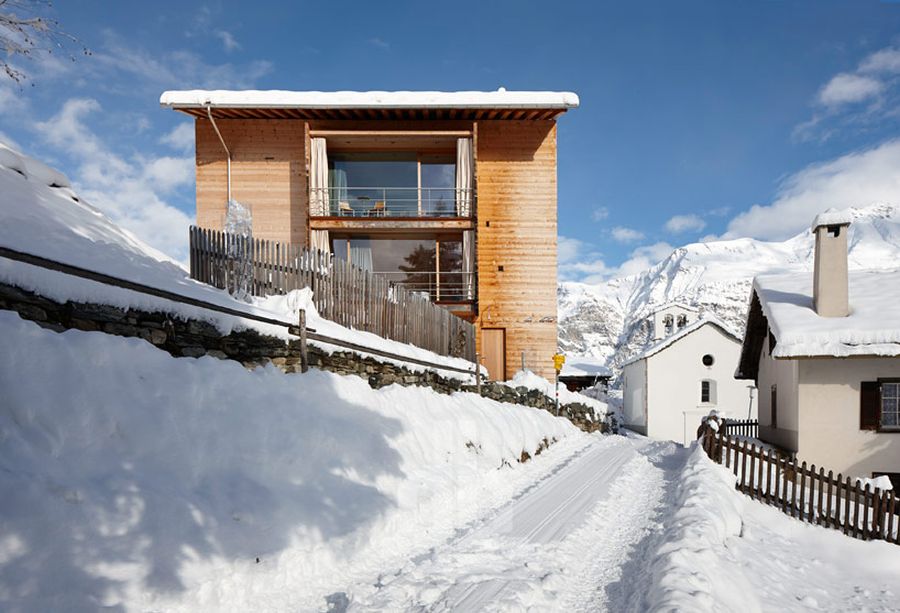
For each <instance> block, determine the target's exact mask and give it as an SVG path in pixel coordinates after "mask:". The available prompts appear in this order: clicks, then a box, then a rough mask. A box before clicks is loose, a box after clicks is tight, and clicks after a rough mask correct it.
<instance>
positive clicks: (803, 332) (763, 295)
mask: <svg viewBox="0 0 900 613" xmlns="http://www.w3.org/2000/svg"><path fill="white" fill-rule="evenodd" d="M812 281H813V279H812V275H810V274H809V273H800V274H789V275H772V276H760V277H757V278H756V279H755V280H754V281H753V289H754V291H755V292H756V295H757V296H758V297H759V301H760V305H761V306H762V310H763V314H765V316H766V318H767V319H768V322H769V327H770V328H771V330H772V332H773V334H774V335H775V339H776V341H777V343H776V345H775V350H774V351H773V352H772V355H773V356H774V357H776V358H791V357H801V356H834V357H845V356H851V355H881V356H896V355H900V308H898V307H897V304H898V302H900V270H893V271H858V272H851V273H850V278H849V290H850V315H849V316H847V317H820V316H819V315H818V314H817V313H816V311H815V309H814V308H813V298H812Z"/></svg>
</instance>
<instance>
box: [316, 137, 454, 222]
mask: <svg viewBox="0 0 900 613" xmlns="http://www.w3.org/2000/svg"><path fill="white" fill-rule="evenodd" d="M328 195H329V198H328V203H329V214H330V215H334V216H341V217H423V216H424V217H452V216H455V215H456V162H455V160H454V158H453V157H452V156H449V155H446V154H440V155H437V154H417V153H414V152H384V151H382V152H335V153H332V154H330V155H329V157H328Z"/></svg>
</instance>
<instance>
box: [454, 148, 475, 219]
mask: <svg viewBox="0 0 900 613" xmlns="http://www.w3.org/2000/svg"><path fill="white" fill-rule="evenodd" d="M474 172H475V159H474V157H473V154H472V139H471V138H458V139H457V140H456V214H457V215H458V216H460V217H469V216H470V215H471V214H472V187H473V183H474Z"/></svg>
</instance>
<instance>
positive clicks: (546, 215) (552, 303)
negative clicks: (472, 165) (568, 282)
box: [476, 121, 557, 378]
mask: <svg viewBox="0 0 900 613" xmlns="http://www.w3.org/2000/svg"><path fill="white" fill-rule="evenodd" d="M477 147H478V151H477V156H478V158H477V163H476V178H477V189H478V209H477V215H478V231H477V241H478V248H477V254H478V303H479V320H478V324H479V326H480V327H485V328H505V329H506V376H507V378H509V377H511V376H512V375H513V374H515V372H516V371H517V370H518V369H519V368H520V367H521V364H522V352H524V353H525V361H526V363H527V366H528V367H529V368H530V369H532V370H534V371H535V372H537V373H538V374H540V375H542V376H544V377H549V378H552V376H553V362H552V359H551V358H552V356H553V354H554V353H555V352H556V348H557V340H556V339H557V330H556V122H554V121H480V122H478V142H477ZM488 224H490V225H488ZM501 268H502V270H501ZM480 336H481V335H480V334H479V335H478V339H479V342H480V340H481V339H480ZM479 350H480V347H479Z"/></svg>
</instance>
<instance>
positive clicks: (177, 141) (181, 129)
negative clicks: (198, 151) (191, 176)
mask: <svg viewBox="0 0 900 613" xmlns="http://www.w3.org/2000/svg"><path fill="white" fill-rule="evenodd" d="M159 142H161V143H163V144H164V145H168V146H170V147H171V148H172V149H175V150H176V151H182V152H188V151H192V150H193V149H194V124H193V122H190V121H187V122H184V123H180V124H178V125H177V126H175V127H174V128H172V130H171V131H169V132H167V133H166V134H164V135H162V136H161V137H160V139H159Z"/></svg>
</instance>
